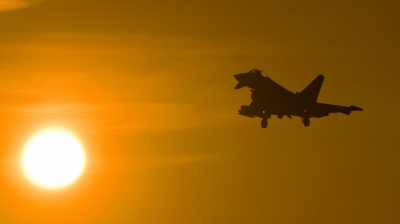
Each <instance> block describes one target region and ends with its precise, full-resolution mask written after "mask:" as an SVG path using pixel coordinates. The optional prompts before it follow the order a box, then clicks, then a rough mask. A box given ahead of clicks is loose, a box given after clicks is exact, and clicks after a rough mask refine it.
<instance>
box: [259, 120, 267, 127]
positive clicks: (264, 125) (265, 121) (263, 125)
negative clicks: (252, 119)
mask: <svg viewBox="0 0 400 224" xmlns="http://www.w3.org/2000/svg"><path fill="white" fill-rule="evenodd" d="M267 126H268V120H267V119H262V120H261V127H262V128H267Z"/></svg>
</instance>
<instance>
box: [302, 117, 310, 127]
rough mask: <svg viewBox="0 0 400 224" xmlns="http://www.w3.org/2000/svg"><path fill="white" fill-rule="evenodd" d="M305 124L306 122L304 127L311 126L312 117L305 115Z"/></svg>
mask: <svg viewBox="0 0 400 224" xmlns="http://www.w3.org/2000/svg"><path fill="white" fill-rule="evenodd" d="M303 124H304V127H308V126H310V118H308V117H303Z"/></svg>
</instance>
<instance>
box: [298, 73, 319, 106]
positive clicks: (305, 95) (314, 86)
mask: <svg viewBox="0 0 400 224" xmlns="http://www.w3.org/2000/svg"><path fill="white" fill-rule="evenodd" d="M323 82H324V76H323V75H319V76H317V78H315V79H314V80H313V81H312V82H311V83H310V84H309V85H308V86H307V87H306V88H305V89H304V90H303V91H301V93H300V97H301V98H302V99H303V100H304V101H308V102H310V101H311V102H316V101H317V99H318V95H319V91H320V90H321V86H322V83H323Z"/></svg>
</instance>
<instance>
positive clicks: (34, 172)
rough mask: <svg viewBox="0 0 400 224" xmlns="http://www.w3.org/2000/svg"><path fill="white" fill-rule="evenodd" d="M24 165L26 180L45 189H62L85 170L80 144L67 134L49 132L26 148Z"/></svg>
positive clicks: (37, 137)
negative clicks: (28, 179) (27, 178)
mask: <svg viewBox="0 0 400 224" xmlns="http://www.w3.org/2000/svg"><path fill="white" fill-rule="evenodd" d="M22 164H23V167H24V171H25V173H26V174H27V176H28V177H29V178H30V179H31V180H32V181H33V182H35V183H36V184H38V185H40V186H42V187H46V188H61V187H65V186H68V185H69V184H71V183H72V182H74V181H75V180H76V179H77V178H78V177H79V176H80V174H81V173H82V171H83V168H84V166H85V153H84V150H83V147H82V145H81V143H80V142H79V140H78V139H77V138H76V137H74V136H73V135H72V134H70V133H68V132H66V131H64V130H54V129H53V130H46V131H43V132H40V133H38V134H37V135H35V136H34V137H33V138H32V139H31V140H30V141H29V142H28V144H27V145H26V147H25V150H24V153H23V157H22Z"/></svg>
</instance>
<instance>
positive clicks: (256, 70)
mask: <svg viewBox="0 0 400 224" xmlns="http://www.w3.org/2000/svg"><path fill="white" fill-rule="evenodd" d="M248 73H251V74H258V75H261V76H264V77H268V76H267V74H265V73H264V72H262V71H261V70H258V69H252V70H250V71H249V72H248Z"/></svg>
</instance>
